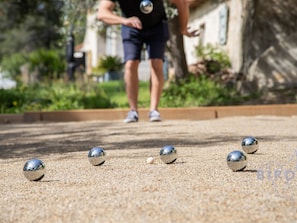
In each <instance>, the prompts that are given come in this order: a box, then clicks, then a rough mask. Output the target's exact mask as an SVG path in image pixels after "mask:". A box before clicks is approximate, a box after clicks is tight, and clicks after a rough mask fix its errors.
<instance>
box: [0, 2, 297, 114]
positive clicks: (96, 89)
mask: <svg viewBox="0 0 297 223" xmlns="http://www.w3.org/2000/svg"><path fill="white" fill-rule="evenodd" d="M189 4H190V21H189V25H190V26H191V27H192V28H193V29H199V30H200V36H199V37H197V38H187V37H183V36H181V34H180V33H179V26H178V15H177V10H176V9H175V8H174V6H173V5H168V4H167V3H166V5H165V6H166V10H167V15H168V21H169V27H170V40H169V41H168V45H167V51H166V57H165V58H164V67H163V68H164V76H165V80H166V85H165V89H164V92H163V96H162V101H161V106H163V107H192V106H211V105H236V104H273V103H274V104H276V103H278V104H282V103H296V101H297V91H296V89H297V69H296V68H297V42H296V39H297V31H296V27H297V11H296V10H293V9H294V8H296V7H297V2H296V1H294V0H284V1H278V0H271V1H259V0H190V1H189ZM98 7H100V1H94V0H85V1H79V0H64V1H63V0H1V1H0V30H1V32H0V104H1V105H0V112H1V113H21V112H24V111H32V110H69V109H87V108H114V107H127V106H128V105H127V102H126V99H125V97H124V94H125V92H124V83H123V63H122V58H123V55H122V44H121V36H120V27H119V26H107V25H106V24H103V23H102V22H100V21H98V20H97V19H96V14H97V9H98ZM115 13H119V9H118V8H116V9H115ZM149 77H150V73H149V67H148V60H147V55H146V49H145V46H144V48H143V54H142V62H141V65H140V68H139V79H140V81H141V83H142V84H141V86H143V87H144V89H146V88H148V85H149V83H148V82H149ZM144 89H143V90H144ZM147 97H148V95H147V94H145V93H144V95H143V98H140V104H141V106H142V107H147V106H148V98H147Z"/></svg>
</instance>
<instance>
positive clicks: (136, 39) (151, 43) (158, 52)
mask: <svg viewBox="0 0 297 223" xmlns="http://www.w3.org/2000/svg"><path fill="white" fill-rule="evenodd" d="M116 1H117V2H118V3H119V5H120V8H121V11H122V15H121V16H120V15H117V14H115V13H114V11H113V10H114V7H115V3H116ZM170 2H171V3H172V4H174V5H175V6H176V8H177V10H178V15H179V26H180V31H181V33H182V34H183V35H186V36H188V37H193V36H197V35H198V32H197V30H194V31H191V32H190V31H189V30H188V27H187V24H188V17H189V7H188V3H187V1H185V0H170ZM98 19H99V20H101V21H103V22H105V23H107V24H110V25H122V41H123V49H124V62H125V72H124V80H125V84H126V93H127V97H128V102H129V106H130V111H129V112H128V114H127V117H126V119H125V120H124V122H125V123H130V122H137V121H138V107H137V102H138V87H139V86H138V84H139V83H138V66H139V63H140V57H141V50H142V47H143V44H146V49H147V52H148V55H149V63H150V69H151V86H150V113H149V120H150V121H151V122H154V121H161V117H160V113H159V111H158V104H159V101H160V97H161V94H162V90H163V85H164V75H163V59H164V52H165V46H166V42H167V40H168V39H169V33H168V24H167V18H166V12H165V8H164V4H163V0H101V2H100V6H99V10H98Z"/></svg>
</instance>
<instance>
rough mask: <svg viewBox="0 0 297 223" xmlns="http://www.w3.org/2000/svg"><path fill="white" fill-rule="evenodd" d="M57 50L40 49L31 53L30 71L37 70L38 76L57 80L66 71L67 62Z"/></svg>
mask: <svg viewBox="0 0 297 223" xmlns="http://www.w3.org/2000/svg"><path fill="white" fill-rule="evenodd" d="M64 61H65V60H64V58H63V57H62V55H61V54H60V53H59V52H58V51H57V50H46V49H39V50H37V51H34V52H32V53H30V54H29V68H30V71H31V72H33V71H37V73H38V77H39V78H40V79H41V80H42V79H46V80H55V79H58V78H60V77H61V74H62V73H64V72H65V62H64Z"/></svg>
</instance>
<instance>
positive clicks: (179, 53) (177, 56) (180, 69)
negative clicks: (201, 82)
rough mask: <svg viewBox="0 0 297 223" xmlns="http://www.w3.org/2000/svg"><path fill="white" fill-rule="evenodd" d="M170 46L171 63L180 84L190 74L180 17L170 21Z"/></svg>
mask: <svg viewBox="0 0 297 223" xmlns="http://www.w3.org/2000/svg"><path fill="white" fill-rule="evenodd" d="M168 24H169V32H170V38H169V44H168V48H169V49H168V51H169V54H170V58H169V59H170V62H171V64H172V66H173V67H174V70H175V79H176V81H177V82H178V81H179V80H181V79H184V78H186V77H187V76H188V75H189V74H188V66H187V61H186V55H185V50H184V40H183V35H182V34H181V33H180V29H179V25H178V24H179V21H178V16H174V18H172V19H169V21H168Z"/></svg>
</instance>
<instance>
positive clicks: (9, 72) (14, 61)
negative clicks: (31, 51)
mask: <svg viewBox="0 0 297 223" xmlns="http://www.w3.org/2000/svg"><path fill="white" fill-rule="evenodd" d="M25 63H26V58H25V55H24V54H23V53H16V54H12V55H11V56H8V57H4V58H3V60H2V61H1V63H0V65H1V68H2V70H3V71H5V75H6V76H8V77H10V78H11V79H13V80H17V79H18V77H19V76H20V74H21V70H20V68H21V66H22V65H23V64H25Z"/></svg>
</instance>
